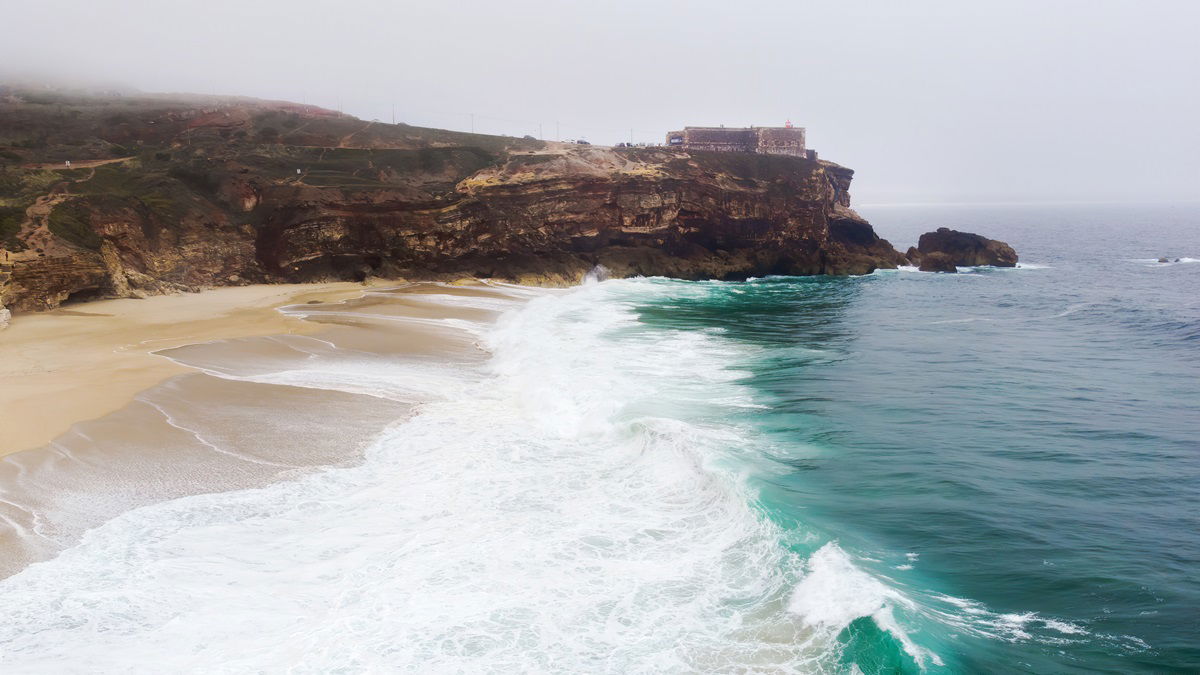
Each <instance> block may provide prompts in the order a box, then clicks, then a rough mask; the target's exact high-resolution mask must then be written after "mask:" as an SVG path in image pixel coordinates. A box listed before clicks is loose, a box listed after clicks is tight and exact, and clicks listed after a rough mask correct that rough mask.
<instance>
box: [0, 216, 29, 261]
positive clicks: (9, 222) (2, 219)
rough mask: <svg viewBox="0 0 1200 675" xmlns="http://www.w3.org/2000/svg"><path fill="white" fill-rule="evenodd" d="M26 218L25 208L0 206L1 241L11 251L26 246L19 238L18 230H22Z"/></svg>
mask: <svg viewBox="0 0 1200 675" xmlns="http://www.w3.org/2000/svg"><path fill="white" fill-rule="evenodd" d="M24 220H25V209H22V208H20V207H16V206H0V242H3V243H4V247H5V248H7V249H8V250H10V251H19V250H21V249H23V248H24V246H23V245H22V244H21V242H20V241H18V240H17V232H20V231H21V223H22V222H24Z"/></svg>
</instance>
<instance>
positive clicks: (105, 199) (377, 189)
mask: <svg viewBox="0 0 1200 675" xmlns="http://www.w3.org/2000/svg"><path fill="white" fill-rule="evenodd" d="M0 129H3V134H0V200H2V201H0V245H2V246H3V248H4V249H5V251H4V253H3V254H0V264H3V268H0V303H3V305H7V306H8V307H9V308H10V309H12V310H13V311H16V312H22V311H31V310H39V309H47V308H51V307H55V306H57V305H59V304H61V303H63V302H67V301H72V300H83V299H89V298H94V297H130V296H138V295H144V294H155V293H164V292H174V291H178V290H189V289H194V288H199V287H204V286H213V285H229V284H244V283H255V282H295V281H313V280H325V279H362V278H365V277H368V276H376V275H377V276H388V277H404V278H432V279H439V278H456V277H461V276H468V275H470V276H478V277H486V278H496V279H503V280H511V281H517V282H523V283H541V284H566V283H574V282H577V281H579V280H580V279H581V278H582V277H583V275H584V274H586V272H587V271H588V270H590V269H592V268H593V267H594V266H596V265H603V266H605V267H607V268H608V270H609V271H610V273H611V274H612V275H614V276H631V275H664V276H672V277H679V278H686V279H708V278H716V279H741V278H745V277H748V276H761V275H765V274H863V273H867V272H870V271H872V270H874V269H876V268H879V267H894V266H896V265H897V264H903V263H904V262H905V261H904V258H903V257H902V256H901V255H900V254H899V253H897V252H896V251H895V250H894V249H893V248H892V246H891V245H890V244H889V243H888V242H887V241H884V240H882V239H880V238H879V237H878V236H876V235H875V233H874V231H873V230H872V229H871V226H870V224H868V223H867V222H866V221H865V220H863V219H862V218H860V217H859V216H858V215H857V214H855V213H854V211H852V210H851V209H850V199H849V192H848V190H849V185H850V180H851V178H852V176H853V172H852V171H851V170H849V169H847V168H844V167H841V166H838V165H836V164H833V163H830V162H825V161H817V160H809V159H804V158H796V157H775V156H764V155H751V154H736V153H711V152H690V153H689V152H686V151H682V150H676V149H671V148H665V147H664V148H601V147H595V146H581V145H569V144H565V143H552V142H542V141H536V140H533V139H529V138H526V139H517V138H510V137H500V136H486V135H480V134H465V133H457V132H449V131H442V130H436V129H423V128H418V127H410V126H406V125H389V124H381V123H377V122H365V121H362V120H358V119H354V118H349V117H343V116H339V115H337V114H336V113H332V112H330V111H326V110H322V109H319V108H313V107H306V106H298V105H294V104H286V103H279V102H264V101H255V100H245V99H238V100H218V99H210V98H191V99H179V98H172V99H166V98H156V97H142V98H138V97H133V98H130V97H111V98H95V97H92V98H79V97H72V96H69V95H66V94H47V93H39V94H36V95H33V94H25V95H22V94H21V93H20V92H10V93H9V94H8V96H7V98H5V99H3V102H0ZM67 161H70V162H71V165H70V167H68V166H67V164H66V162H67Z"/></svg>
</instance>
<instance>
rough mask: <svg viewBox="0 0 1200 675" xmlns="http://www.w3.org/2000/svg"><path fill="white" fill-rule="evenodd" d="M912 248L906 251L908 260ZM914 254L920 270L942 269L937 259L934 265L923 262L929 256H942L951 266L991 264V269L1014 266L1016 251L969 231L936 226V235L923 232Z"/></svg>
mask: <svg viewBox="0 0 1200 675" xmlns="http://www.w3.org/2000/svg"><path fill="white" fill-rule="evenodd" d="M912 253H913V249H911V248H910V249H909V256H908V257H909V259H910V260H912ZM916 253H917V256H918V260H917V261H916V262H918V263H919V265H920V267H921V269H923V270H924V269H925V268H926V266H930V267H932V266H935V265H937V266H943V267H944V266H945V264H944V263H943V262H941V260H940V258H939V259H938V260H937V261H935V262H929V263H927V262H926V258H928V257H929V256H930V255H931V254H944V255H945V256H947V257H948V258H949V259H950V260H951V261H952V262H953V263H954V264H955V265H958V266H961V267H975V266H982V265H991V266H993V267H1015V266H1016V264H1017V252H1016V251H1014V250H1013V248H1012V247H1011V246H1009V245H1008V244H1006V243H1004V242H1002V241H997V240H995V239H988V238H987V237H982V236H980V235H978V234H973V233H970V232H959V231H957V230H951V229H950V228H946V227H939V228H938V229H937V231H936V232H926V233H925V234H923V235H921V239H920V240H919V241H918V242H917V249H916ZM943 271H946V270H943Z"/></svg>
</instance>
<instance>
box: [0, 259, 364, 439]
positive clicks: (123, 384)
mask: <svg viewBox="0 0 1200 675" xmlns="http://www.w3.org/2000/svg"><path fill="white" fill-rule="evenodd" d="M367 288H368V287H366V286H364V285H363V284H360V283H352V282H337V283H326V284H296V285H278V284H262V285H254V286H241V287H231V288H216V289H211V290H207V291H203V292H200V293H188V294H182V295H160V296H155V297H150V298H145V299H123V300H101V301H97V302H90V303H85V304H78V305H70V306H67V307H64V308H60V309H57V310H54V311H50V312H44V313H38V314H22V315H18V316H17V317H15V319H14V320H13V322H12V324H11V325H10V326H9V327H8V328H7V329H5V330H3V331H0V381H2V382H3V383H4V386H3V387H0V411H3V412H2V413H0V455H7V454H9V453H12V452H17V451H20V450H26V449H29V448H35V447H38V446H41V445H45V444H46V443H49V442H50V441H51V440H53V439H54V438H55V437H56V436H58V435H60V434H62V433H63V432H65V431H66V430H67V429H68V428H70V426H71V425H72V424H74V423H76V422H80V421H83V420H88V419H94V418H97V417H100V416H101V415H104V414H107V413H110V412H113V411H114V410H117V409H119V408H120V407H122V406H124V405H125V404H127V403H128V402H129V401H131V400H132V399H133V396H134V395H135V394H136V393H137V392H139V391H142V390H144V389H147V388H148V387H150V386H152V385H154V384H157V383H159V382H161V381H163V380H165V379H167V378H168V377H171V376H172V375H178V374H180V373H184V372H187V371H188V370H189V369H188V368H186V367H184V366H182V365H180V364H178V363H175V362H172V361H170V360H167V359H164V358H161V357H158V356H154V355H153V352H154V351H157V350H161V349H166V348H170V347H177V346H180V345H183V344H189V343H195V342H206V341H210V340H219V339H223V338H233V337H251V336H256V335H275V334H288V333H306V332H312V331H313V330H315V329H316V328H317V326H316V325H314V324H312V323H308V322H305V321H303V320H301V319H298V318H296V317H293V316H288V315H285V314H282V313H280V312H277V311H275V308H276V307H278V306H280V305H285V304H292V303H305V302H309V301H319V302H336V301H338V300H343V299H346V298H352V297H357V296H359V295H362V293H363V292H364V290H366V289H367Z"/></svg>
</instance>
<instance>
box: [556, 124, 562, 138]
mask: <svg viewBox="0 0 1200 675" xmlns="http://www.w3.org/2000/svg"><path fill="white" fill-rule="evenodd" d="M554 140H556V141H561V140H562V134H561V133H559V131H558V121H555V122H554Z"/></svg>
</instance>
